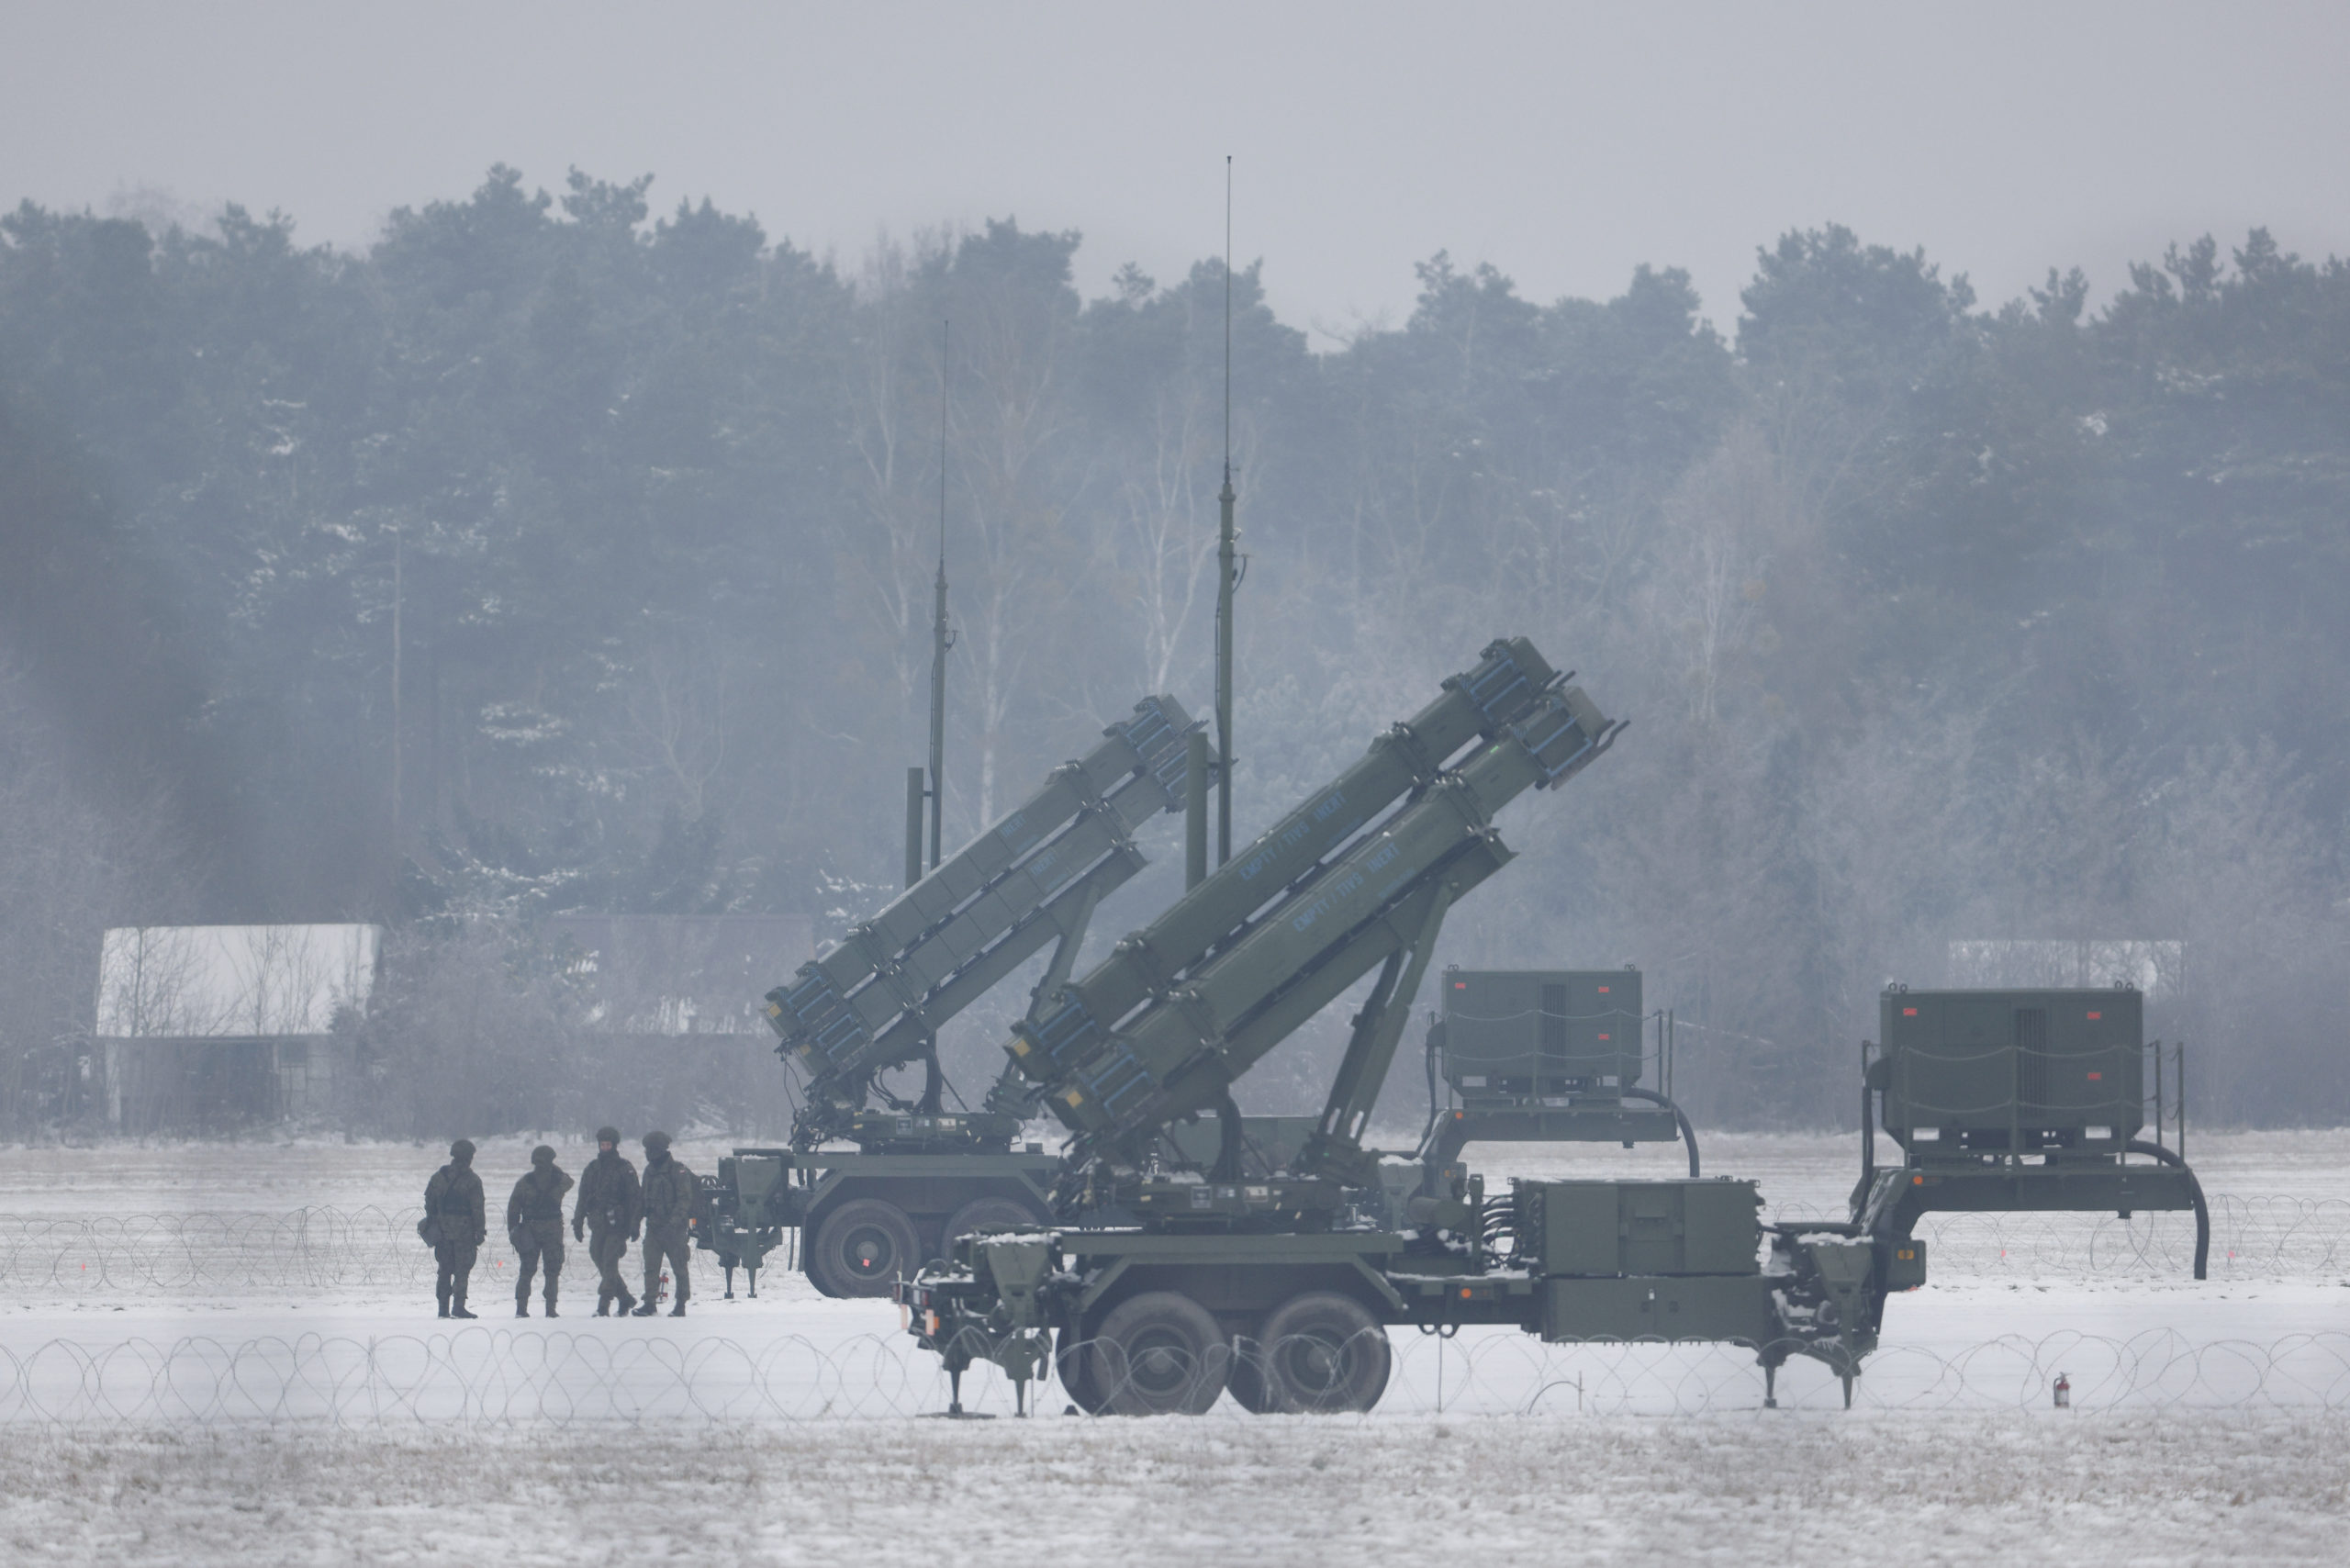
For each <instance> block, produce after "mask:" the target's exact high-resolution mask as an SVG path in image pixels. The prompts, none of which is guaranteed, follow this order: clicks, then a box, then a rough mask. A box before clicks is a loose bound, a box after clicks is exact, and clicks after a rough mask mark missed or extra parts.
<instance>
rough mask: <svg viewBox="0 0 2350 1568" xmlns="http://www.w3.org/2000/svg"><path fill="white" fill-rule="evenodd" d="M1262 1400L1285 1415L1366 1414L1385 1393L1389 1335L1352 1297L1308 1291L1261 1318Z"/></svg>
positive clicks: (1388, 1358) (1388, 1362) (1390, 1353)
mask: <svg viewBox="0 0 2350 1568" xmlns="http://www.w3.org/2000/svg"><path fill="white" fill-rule="evenodd" d="M1263 1337H1264V1342H1265V1349H1264V1352H1263V1355H1264V1360H1263V1362H1262V1365H1263V1367H1264V1379H1265V1401H1266V1406H1267V1407H1268V1408H1269V1409H1270V1410H1272V1411H1277V1412H1279V1413H1281V1414H1283V1415H1329V1414H1333V1413H1336V1412H1339V1411H1361V1410H1368V1409H1370V1408H1371V1406H1374V1405H1377V1404H1378V1403H1379V1396H1380V1395H1381V1394H1384V1393H1386V1392H1387V1373H1388V1370H1389V1368H1390V1366H1391V1365H1392V1364H1393V1352H1392V1351H1391V1350H1390V1349H1389V1347H1388V1343H1387V1330H1386V1329H1385V1328H1383V1327H1380V1323H1379V1320H1378V1319H1377V1318H1375V1317H1373V1316H1371V1314H1370V1312H1368V1311H1367V1310H1365V1309H1364V1307H1363V1305H1362V1303H1360V1302H1359V1301H1357V1300H1355V1299H1354V1297H1352V1296H1348V1295H1340V1294H1337V1292H1335V1291H1309V1292H1307V1293H1306V1294H1304V1295H1297V1296H1292V1297H1290V1299H1289V1300H1287V1301H1285V1302H1283V1303H1282V1304H1281V1305H1279V1306H1277V1307H1275V1308H1273V1310H1272V1312H1271V1314H1270V1316H1267V1317H1266V1319H1265V1327H1264V1329H1263Z"/></svg>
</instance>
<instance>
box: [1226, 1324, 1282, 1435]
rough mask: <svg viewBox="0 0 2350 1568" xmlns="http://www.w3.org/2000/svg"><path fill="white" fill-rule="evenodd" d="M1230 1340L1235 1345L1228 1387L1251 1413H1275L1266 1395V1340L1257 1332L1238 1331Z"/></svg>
mask: <svg viewBox="0 0 2350 1568" xmlns="http://www.w3.org/2000/svg"><path fill="white" fill-rule="evenodd" d="M1228 1343H1229V1344H1230V1345H1231V1347H1232V1370H1231V1372H1228V1373H1227V1374H1225V1380H1224V1391H1225V1393H1226V1394H1230V1395H1232V1402H1233V1403H1234V1404H1235V1405H1237V1406H1240V1408H1242V1409H1243V1410H1246V1411H1248V1414H1250V1415H1251V1416H1270V1415H1271V1414H1272V1412H1273V1407H1272V1406H1271V1405H1270V1404H1269V1403H1267V1401H1266V1397H1265V1346H1264V1343H1263V1341H1261V1340H1259V1338H1257V1336H1256V1335H1254V1334H1235V1335H1234V1336H1232V1338H1231V1339H1230V1340H1229V1341H1228Z"/></svg>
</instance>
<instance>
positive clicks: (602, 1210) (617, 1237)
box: [571, 1127, 644, 1317]
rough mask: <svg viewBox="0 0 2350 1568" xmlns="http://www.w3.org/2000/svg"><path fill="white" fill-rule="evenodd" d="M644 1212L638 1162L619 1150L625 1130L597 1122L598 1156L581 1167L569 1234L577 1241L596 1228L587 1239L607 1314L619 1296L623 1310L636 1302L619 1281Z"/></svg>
mask: <svg viewBox="0 0 2350 1568" xmlns="http://www.w3.org/2000/svg"><path fill="white" fill-rule="evenodd" d="M643 1218H644V1215H643V1208H642V1207H641V1206H640V1204H639V1202H638V1192H637V1185H636V1167H635V1166H633V1165H632V1164H630V1163H629V1162H628V1159H627V1158H626V1157H625V1156H623V1155H622V1154H621V1130H620V1129H619V1128H618V1127H598V1128H597V1129H596V1158H595V1159H591V1160H589V1161H588V1164H587V1166H586V1168H585V1169H584V1170H581V1171H580V1173H579V1201H578V1202H577V1203H576V1204H573V1205H572V1210H571V1238H572V1239H573V1240H574V1241H577V1240H580V1239H582V1238H585V1237H586V1235H587V1233H588V1231H590V1230H593V1231H594V1232H595V1233H596V1235H595V1239H594V1240H592V1241H589V1242H588V1257H589V1258H590V1259H592V1260H594V1261H595V1264H596V1316H599V1317H603V1316H608V1315H609V1314H610V1312H611V1310H612V1303H614V1302H616V1301H617V1302H619V1303H620V1306H621V1311H622V1312H626V1311H628V1310H629V1308H631V1307H632V1306H634V1305H636V1297H634V1296H632V1295H631V1294H628V1286H627V1285H625V1284H623V1283H622V1282H621V1259H622V1258H623V1257H625V1256H627V1254H628V1244H629V1243H630V1242H632V1241H633V1240H635V1239H636V1232H637V1227H638V1226H640V1225H641V1224H643Z"/></svg>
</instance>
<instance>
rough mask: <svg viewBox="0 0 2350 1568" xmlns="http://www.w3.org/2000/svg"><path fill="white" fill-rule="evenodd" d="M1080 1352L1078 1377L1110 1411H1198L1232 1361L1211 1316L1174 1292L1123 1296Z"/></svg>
mask: <svg viewBox="0 0 2350 1568" xmlns="http://www.w3.org/2000/svg"><path fill="white" fill-rule="evenodd" d="M1086 1352H1087V1353H1086V1376H1087V1377H1088V1378H1089V1379H1091V1383H1092V1386H1093V1388H1094V1389H1095V1390H1096V1391H1098V1392H1099V1393H1100V1394H1101V1398H1102V1409H1103V1410H1104V1411H1105V1412H1107V1413H1108V1414H1110V1415H1113V1416H1203V1415H1205V1414H1206V1413H1207V1411H1208V1407H1209V1406H1212V1405H1214V1403H1215V1402H1216V1399H1217V1396H1219V1395H1220V1394H1223V1393H1224V1381H1225V1374H1226V1373H1227V1372H1229V1371H1230V1369H1231V1365H1232V1351H1231V1349H1230V1347H1229V1346H1227V1345H1226V1344H1225V1339H1224V1330H1223V1329H1221V1328H1219V1327H1216V1321H1215V1319H1214V1316H1210V1314H1209V1312H1208V1309H1207V1308H1206V1307H1204V1306H1202V1305H1200V1304H1199V1303H1198V1302H1195V1301H1193V1300H1192V1298H1191V1297H1190V1296H1187V1295H1184V1294H1181V1292H1179V1291H1145V1292H1143V1293H1142V1294H1140V1295H1132V1296H1128V1297H1127V1298H1126V1299H1125V1300H1124V1301H1122V1302H1120V1303H1119V1304H1118V1305H1115V1306H1113V1307H1112V1308H1111V1309H1110V1311H1109V1313H1108V1314H1107V1315H1106V1316H1104V1317H1103V1318H1102V1327H1100V1328H1098V1329H1096V1330H1095V1331H1094V1335H1093V1340H1092V1343H1091V1345H1089V1346H1088V1347H1087V1348H1086Z"/></svg>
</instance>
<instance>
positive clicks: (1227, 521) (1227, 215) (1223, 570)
mask: <svg viewBox="0 0 2350 1568" xmlns="http://www.w3.org/2000/svg"><path fill="white" fill-rule="evenodd" d="M1216 500H1217V503H1218V504H1219V505H1220V506H1221V507H1222V509H1223V514H1224V515H1223V521H1222V526H1221V528H1220V530H1219V532H1218V534H1217V539H1216V552H1215V560H1216V581H1215V749H1216V756H1217V758H1218V762H1217V765H1216V770H1215V804H1216V815H1215V863H1216V864H1217V865H1219V866H1221V865H1223V864H1224V863H1225V861H1227V860H1229V859H1231V858H1232V765H1233V756H1232V590H1233V589H1234V588H1238V587H1239V586H1240V577H1239V575H1238V566H1239V553H1238V547H1239V543H1240V536H1239V534H1238V533H1237V532H1234V530H1233V526H1232V503H1233V500H1234V496H1233V492H1232V155H1231V154H1230V153H1226V154H1225V160H1224V488H1223V489H1222V490H1220V491H1219V492H1217V494H1216Z"/></svg>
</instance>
